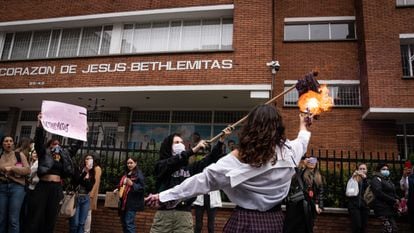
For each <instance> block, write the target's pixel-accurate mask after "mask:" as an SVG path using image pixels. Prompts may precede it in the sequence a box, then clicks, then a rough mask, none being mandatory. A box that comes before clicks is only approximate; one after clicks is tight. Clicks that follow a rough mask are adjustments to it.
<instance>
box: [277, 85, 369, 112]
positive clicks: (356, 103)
mask: <svg viewBox="0 0 414 233" xmlns="http://www.w3.org/2000/svg"><path fill="white" fill-rule="evenodd" d="M289 87H290V85H285V90H287V89H288V88H289ZM327 87H328V90H329V96H331V97H332V99H333V105H334V106H335V107H360V106H361V97H360V90H359V84H333V83H332V84H328V85H327ZM298 98H299V93H298V92H297V91H290V92H288V93H287V94H285V96H284V106H286V107H293V106H297V101H298Z"/></svg>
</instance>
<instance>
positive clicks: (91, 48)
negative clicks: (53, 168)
mask: <svg viewBox="0 0 414 233" xmlns="http://www.w3.org/2000/svg"><path fill="white" fill-rule="evenodd" d="M412 22H414V1H413V0H396V1H394V0H380V1H368V0H361V1H354V0H329V1H328V0H321V1H304V0H300V1H286V0H271V1H270V0H269V1H268V0H265V1H230V0H210V1H206V0H192V1H187V0H178V1H147V0H142V1H114V0H99V1H97V0H91V1H78V2H71V3H70V4H69V3H67V2H65V1H62V0H53V1H51V0H47V1H36V2H35V1H28V2H24V3H23V2H21V1H9V0H6V1H3V2H2V7H1V8H0V55H1V59H0V134H1V135H5V134H11V135H13V136H15V137H16V138H17V139H19V138H22V137H33V136H34V131H35V125H36V116H37V113H38V112H39V111H40V109H41V103H42V100H52V101H59V102H65V103H70V104H75V105H80V106H85V107H87V108H88V109H89V114H88V119H89V128H90V133H89V140H88V144H90V145H103V146H113V147H134V148H142V149H147V148H151V149H152V148H157V147H158V146H159V144H160V142H161V141H162V139H163V138H164V137H165V136H167V135H168V134H169V133H171V132H181V133H182V134H183V136H184V138H185V139H186V140H188V143H190V140H191V134H192V133H193V132H199V133H200V134H201V136H202V138H210V137H212V136H214V135H216V134H217V133H218V132H220V130H222V129H223V128H224V127H225V126H226V125H228V124H231V123H234V122H236V121H237V120H238V119H240V118H241V117H243V116H244V115H245V114H246V113H247V112H248V111H249V110H250V109H251V108H252V107H254V106H256V105H257V104H260V103H264V102H266V101H267V100H269V99H270V98H271V97H272V96H276V95H277V94H279V93H281V92H282V91H284V90H285V89H286V88H289V87H290V86H291V85H294V84H295V83H296V80H298V79H300V78H302V77H303V76H304V75H305V74H306V73H308V72H310V71H312V70H314V69H318V70H319V76H318V80H319V82H320V83H321V84H327V85H328V88H329V90H330V92H331V95H332V97H333V101H334V108H333V110H332V111H331V112H327V113H324V114H322V115H321V117H320V119H319V120H317V121H316V122H315V123H314V124H313V125H312V126H311V130H312V131H313V135H312V139H311V143H310V148H311V149H326V150H346V151H375V152H387V153H395V154H397V155H398V156H400V158H401V159H405V158H407V157H409V156H410V154H414V101H413V100H414V91H413V90H414V24H413V23H412ZM276 61H277V62H278V63H279V64H280V70H279V71H277V67H276V66H274V64H276ZM297 98H298V94H297V92H296V91H292V92H289V93H288V94H286V95H285V96H284V97H283V98H279V99H278V100H277V101H276V103H277V106H278V108H279V109H280V111H281V112H282V114H283V116H284V119H285V124H286V128H287V136H288V138H293V137H295V135H296V133H297V129H298V113H299V111H298V108H297V106H296V101H297ZM56 111H57V112H59V111H60V110H59V109H56ZM232 137H233V139H236V140H237V137H236V135H234V136H232Z"/></svg>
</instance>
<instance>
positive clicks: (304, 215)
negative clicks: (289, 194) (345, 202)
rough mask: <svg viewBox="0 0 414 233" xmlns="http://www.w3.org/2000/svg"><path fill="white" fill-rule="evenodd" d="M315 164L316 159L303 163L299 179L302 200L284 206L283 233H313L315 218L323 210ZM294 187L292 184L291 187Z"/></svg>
mask: <svg viewBox="0 0 414 233" xmlns="http://www.w3.org/2000/svg"><path fill="white" fill-rule="evenodd" d="M317 164H318V159H317V158H316V157H308V158H305V159H304V161H303V165H304V169H303V170H302V171H301V173H300V179H301V182H303V189H304V199H303V200H300V201H297V202H288V203H287V204H286V220H285V226H284V232H285V233H301V232H304V233H308V232H313V227H314V225H315V220H316V216H317V214H320V213H321V212H322V210H323V198H324V196H323V191H324V189H323V178H322V175H321V174H320V172H319V169H318V166H317ZM295 180H297V178H296V179H295ZM296 185H297V184H295V183H292V186H296ZM291 189H292V188H291ZM294 189H297V188H296V187H295V188H294Z"/></svg>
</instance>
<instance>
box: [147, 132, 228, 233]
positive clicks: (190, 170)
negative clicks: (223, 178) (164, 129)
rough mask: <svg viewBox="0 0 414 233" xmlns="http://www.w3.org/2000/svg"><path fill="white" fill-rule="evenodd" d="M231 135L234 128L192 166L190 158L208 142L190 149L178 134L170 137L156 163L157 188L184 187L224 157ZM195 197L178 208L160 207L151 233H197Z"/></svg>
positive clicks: (165, 140) (162, 147)
mask: <svg viewBox="0 0 414 233" xmlns="http://www.w3.org/2000/svg"><path fill="white" fill-rule="evenodd" d="M230 133H231V129H230V127H228V128H226V129H225V130H224V135H223V136H222V137H220V140H219V141H218V142H217V144H216V145H215V146H214V148H213V149H212V151H211V152H210V153H209V154H208V155H207V156H206V157H205V158H203V159H202V160H200V161H196V162H194V163H191V164H189V162H188V158H189V157H190V156H191V155H194V154H195V153H197V152H198V151H199V150H201V149H204V148H205V147H206V145H207V143H206V142H205V141H204V140H201V141H199V142H198V144H197V145H196V146H194V147H193V148H191V149H188V150H186V149H185V146H184V144H183V139H182V138H181V136H180V135H179V134H177V133H174V134H171V135H169V136H168V137H167V138H165V139H164V141H163V142H162V144H161V148H160V158H159V160H158V162H157V163H156V164H155V174H157V177H156V188H157V191H158V192H162V191H164V190H167V189H170V188H172V187H174V186H176V185H178V184H181V183H182V182H183V181H184V180H185V179H187V178H188V177H190V176H192V175H194V174H197V173H200V172H201V171H202V170H203V169H204V168H205V167H207V166H208V165H210V164H211V163H215V162H216V161H217V160H218V159H219V158H220V157H221V156H222V155H223V149H222V148H223V143H224V139H225V137H226V136H227V135H228V134H230ZM194 200H195V198H190V199H187V200H183V201H181V202H179V203H178V204H177V203H176V204H177V205H176V206H175V207H174V208H168V209H167V207H166V206H162V207H160V208H159V209H158V210H157V212H156V213H155V216H154V222H153V223H152V227H151V231H150V232H151V233H169V232H180V233H193V232H194V228H193V216H192V214H191V205H192V203H193V202H194Z"/></svg>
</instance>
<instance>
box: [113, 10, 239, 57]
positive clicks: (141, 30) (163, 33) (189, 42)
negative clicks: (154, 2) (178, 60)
mask: <svg viewBox="0 0 414 233" xmlns="http://www.w3.org/2000/svg"><path fill="white" fill-rule="evenodd" d="M232 41H233V19H229V18H216V19H202V20H201V19H194V20H172V21H162V22H147V23H136V24H125V25H124V27H123V33H122V44H121V53H145V52H163V51H194V50H197V51H203V50H229V49H232Z"/></svg>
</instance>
